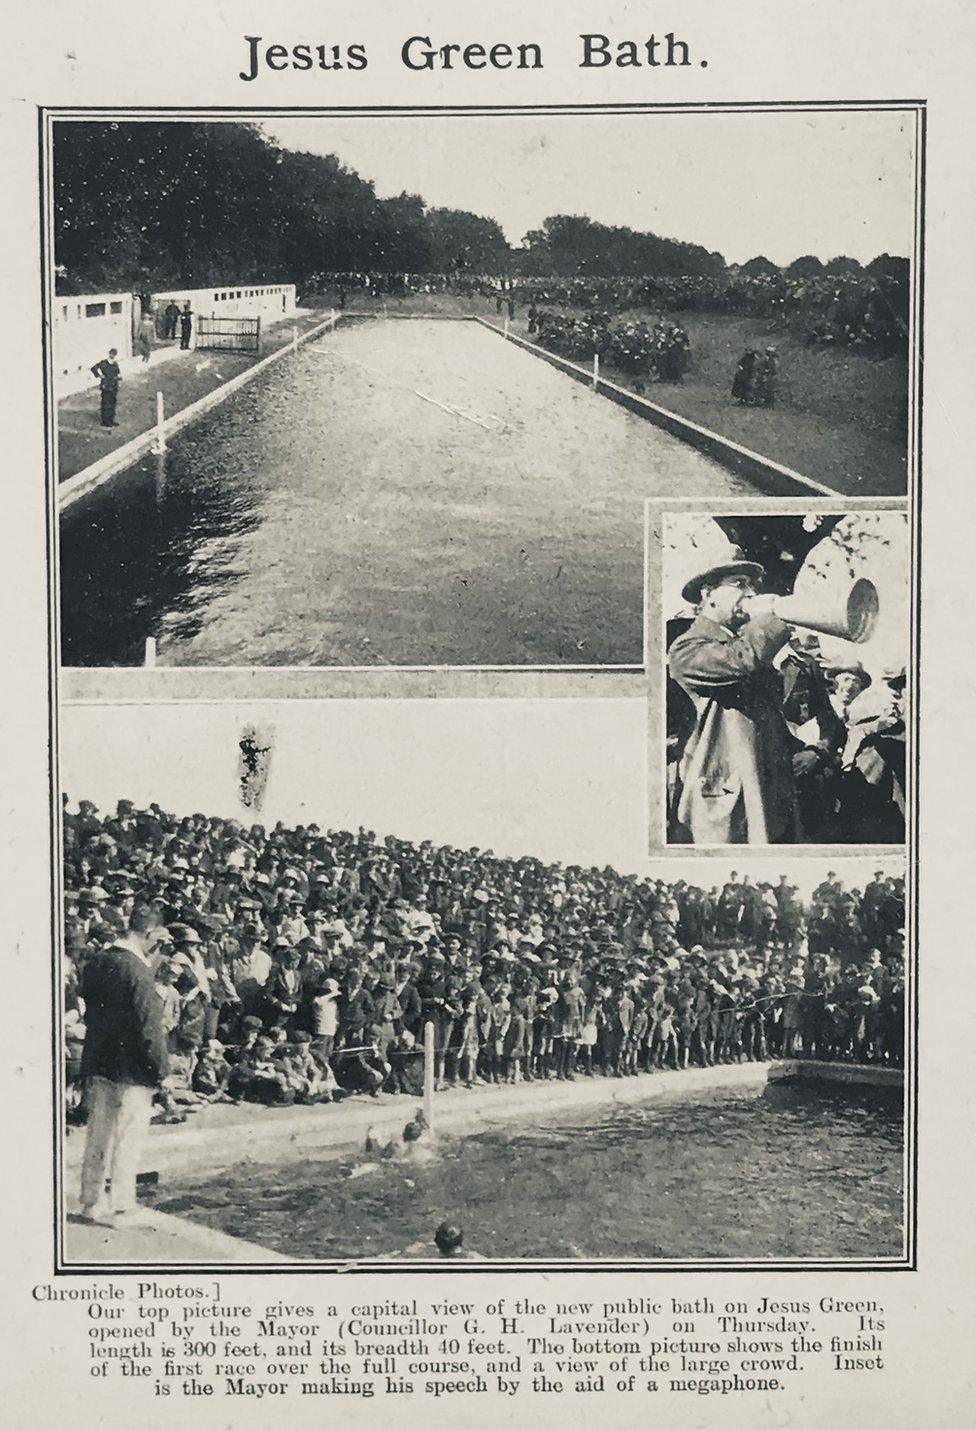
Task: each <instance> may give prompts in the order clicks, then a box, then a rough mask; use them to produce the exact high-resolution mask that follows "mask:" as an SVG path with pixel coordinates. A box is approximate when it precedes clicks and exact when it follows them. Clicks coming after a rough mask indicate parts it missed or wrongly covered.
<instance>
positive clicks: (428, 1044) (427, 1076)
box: [424, 1023, 434, 1131]
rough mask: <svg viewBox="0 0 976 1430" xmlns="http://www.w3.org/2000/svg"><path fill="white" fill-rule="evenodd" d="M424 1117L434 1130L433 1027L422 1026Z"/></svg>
mask: <svg viewBox="0 0 976 1430" xmlns="http://www.w3.org/2000/svg"><path fill="white" fill-rule="evenodd" d="M424 1117H425V1118H426V1119H427V1126H428V1128H429V1129H430V1130H431V1131H433V1130H434V1025H433V1023H425V1024H424Z"/></svg>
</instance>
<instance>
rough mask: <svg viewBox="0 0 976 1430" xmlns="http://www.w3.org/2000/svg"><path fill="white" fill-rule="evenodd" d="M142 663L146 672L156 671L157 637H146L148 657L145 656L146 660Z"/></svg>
mask: <svg viewBox="0 0 976 1430" xmlns="http://www.w3.org/2000/svg"><path fill="white" fill-rule="evenodd" d="M142 663H143V666H144V667H145V669H146V670H155V669H156V637H155V636H146V655H145V659H144V660H143V662H142Z"/></svg>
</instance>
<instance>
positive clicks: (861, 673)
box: [825, 660, 871, 690]
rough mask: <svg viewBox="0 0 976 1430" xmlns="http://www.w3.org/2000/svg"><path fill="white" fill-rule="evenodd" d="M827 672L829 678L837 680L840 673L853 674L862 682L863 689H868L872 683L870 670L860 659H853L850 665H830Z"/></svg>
mask: <svg viewBox="0 0 976 1430" xmlns="http://www.w3.org/2000/svg"><path fill="white" fill-rule="evenodd" d="M825 674H826V675H827V677H828V679H830V680H836V678H837V676H838V675H853V676H856V677H857V679H858V680H859V681H860V682H861V689H862V690H867V688H868V686H869V685H870V684H871V675H870V672H868V671H867V670H865V669H864V666H863V665H861V664H860V663H859V662H858V661H856V660H855V661H852V662H851V663H850V664H849V665H828V666H827V669H826V672H825Z"/></svg>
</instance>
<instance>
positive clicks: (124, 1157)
mask: <svg viewBox="0 0 976 1430" xmlns="http://www.w3.org/2000/svg"><path fill="white" fill-rule="evenodd" d="M153 917H154V916H153V913H152V910H151V909H150V908H149V907H148V906H147V905H145V904H139V905H136V906H135V908H133V910H132V914H131V915H130V918H129V929H128V932H127V933H125V934H124V935H122V937H121V938H119V939H118V940H117V941H116V942H115V943H113V944H111V945H110V946H108V947H106V948H104V949H101V950H100V951H99V952H98V953H95V954H92V955H91V957H90V958H89V959H88V961H87V963H86V964H85V970H84V974H83V979H82V996H83V997H84V1000H85V1028H86V1034H85V1046H84V1051H83V1053H82V1059H81V1073H82V1077H85V1078H87V1079H88V1107H89V1114H88V1136H87V1141H86V1143H85V1159H84V1163H83V1165H82V1169H81V1213H82V1216H83V1217H84V1218H85V1219H86V1220H88V1221H96V1222H100V1223H104V1224H109V1225H115V1224H117V1223H118V1222H120V1221H123V1220H125V1219H127V1218H131V1217H132V1214H133V1213H134V1212H135V1211H136V1172H137V1171H138V1164H139V1152H140V1149H141V1146H142V1140H143V1138H144V1136H145V1134H146V1131H147V1129H148V1127H149V1117H150V1110H151V1108H152V1099H153V1092H154V1090H155V1089H156V1088H157V1087H159V1085H160V1083H161V1082H162V1080H163V1078H164V1077H165V1076H166V1036H165V1034H164V1032H163V1017H162V1015H163V1000H162V999H161V998H160V996H159V994H158V993H157V991H156V986H155V982H154V979H153V974H152V970H151V968H150V965H149V960H148V959H147V957H146V935H147V934H148V932H149V930H150V928H151V927H152V922H153ZM106 1179H108V1180H109V1182H110V1186H109V1189H108V1192H107V1193H106V1190H105V1183H106Z"/></svg>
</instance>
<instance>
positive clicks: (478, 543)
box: [60, 320, 752, 666]
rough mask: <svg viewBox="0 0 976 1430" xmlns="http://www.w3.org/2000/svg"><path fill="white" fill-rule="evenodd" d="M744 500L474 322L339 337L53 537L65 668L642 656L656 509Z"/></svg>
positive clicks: (86, 502) (232, 404) (306, 353)
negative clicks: (658, 504)
mask: <svg viewBox="0 0 976 1430" xmlns="http://www.w3.org/2000/svg"><path fill="white" fill-rule="evenodd" d="M751 490H752V489H751V488H750V487H749V486H748V484H746V483H744V482H742V481H739V480H738V479H737V478H735V477H733V476H731V475H730V474H729V473H728V472H726V471H724V470H723V469H722V468H721V467H719V466H718V465H717V464H716V463H715V462H713V461H711V460H710V459H709V458H707V457H705V456H702V455H701V454H700V453H698V452H696V451H694V450H693V449H692V448H690V447H688V446H686V445H685V444H683V443H681V442H679V441H677V440H676V439H675V438H672V437H669V436H667V435H666V434H665V433H663V432H661V431H659V430H658V429H657V428H655V427H654V426H652V425H651V424H650V423H648V422H645V421H643V420H641V419H640V418H638V417H635V416H634V415H633V414H632V413H629V412H626V411H624V410H623V409H622V408H620V407H617V406H616V405H615V404H613V403H612V402H609V401H607V399H606V398H604V397H600V396H598V395H596V394H594V393H592V392H591V391H590V390H589V389H588V388H587V387H585V386H583V385H581V384H579V383H576V382H574V381H573V380H572V379H571V378H569V377H567V376H566V375H565V374H563V373H560V372H557V371H556V370H555V369H554V368H552V367H551V366H549V365H548V364H547V363H545V362H543V361H542V360H541V359H540V358H537V357H535V356H533V355H532V354H529V353H526V352H524V351H521V350H520V349H518V348H516V347H514V346H513V345H512V344H509V343H505V342H504V341H503V340H502V339H501V338H500V337H498V336H496V335H495V334H493V333H489V332H487V331H486V330H485V329H484V328H481V327H479V326H478V325H476V324H474V323H465V322H437V321H433V320H431V321H423V320H420V321H411V322H394V321H390V322H383V321H376V322H370V323H362V324H358V325H355V324H354V325H351V326H348V327H347V326H345V325H343V326H341V327H340V328H339V329H338V330H337V331H336V332H335V333H330V334H327V335H326V336H324V337H322V338H320V339H318V340H316V341H314V342H311V343H308V344H307V345H306V346H304V347H303V348H301V349H300V350H299V352H297V353H295V354H292V355H289V356H288V357H287V358H286V359H284V360H283V361H282V362H281V363H279V364H277V365H276V366H274V367H273V368H271V369H269V370H268V371H267V372H266V373H263V374H262V375H261V376H260V377H258V378H256V379H255V380H254V382H252V383H251V384H249V385H248V386H246V387H245V388H243V389H242V390H241V391H240V392H239V393H237V394H235V395H234V396H232V397H230V398H229V399H228V400H227V402H226V403H224V404H223V405H222V406H220V407H218V408H217V409H215V411H214V412H213V413H211V414H208V415H207V416H205V417H203V418H201V419H200V420H199V421H198V422H196V423H194V424H193V425H192V426H191V427H189V428H187V429H186V431H184V432H182V433H178V434H177V435H176V436H174V437H173V438H172V440H171V441H170V443H169V448H168V451H167V452H166V454H165V455H164V456H161V457H152V456H150V457H146V458H145V459H144V460H143V461H142V462H140V463H138V464H137V465H136V466H134V467H132V468H131V469H130V470H128V471H127V472H124V473H120V474H119V475H118V476H116V477H114V478H112V479H111V480H110V481H108V482H106V483H105V484H104V486H102V487H100V488H98V489H97V490H96V491H95V492H93V493H91V494H90V495H89V496H88V497H85V498H83V499H81V500H79V501H78V502H77V503H76V504H75V505H74V506H72V507H70V508H68V509H67V510H66V512H65V513H64V515H63V517H62V519H61V524H60V557H61V632H62V659H63V662H64V664H65V665H131V664H141V663H142V660H143V655H144V648H145V640H146V638H147V637H149V636H152V637H154V638H155V640H156V642H157V651H158V660H159V663H160V664H163V665H166V664H170V665H174V664H175V665H210V666H219V665H234V666H250V665H333V664H340V665H390V664H394V665H399V664H406V665H439V664H474V665H482V664H487V665H521V664H563V663H565V664H573V665H587V664H605V663H611V664H630V665H639V664H641V663H642V661H643V547H644V521H643V503H644V499H645V498H646V497H651V496H708V495H717V496H720V497H726V496H729V495H731V494H732V493H738V492H749V491H751Z"/></svg>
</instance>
